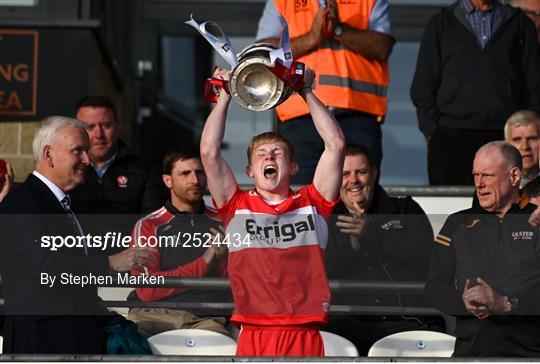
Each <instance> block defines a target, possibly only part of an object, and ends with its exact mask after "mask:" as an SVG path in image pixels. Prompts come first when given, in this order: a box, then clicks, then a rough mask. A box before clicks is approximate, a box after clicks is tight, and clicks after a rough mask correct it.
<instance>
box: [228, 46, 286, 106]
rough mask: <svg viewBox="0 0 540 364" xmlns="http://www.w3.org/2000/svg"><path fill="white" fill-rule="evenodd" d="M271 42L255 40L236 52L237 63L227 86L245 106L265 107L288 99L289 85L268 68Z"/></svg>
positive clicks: (271, 48)
mask: <svg viewBox="0 0 540 364" xmlns="http://www.w3.org/2000/svg"><path fill="white" fill-rule="evenodd" d="M277 49H278V48H277V47H276V46H274V45H272V44H266V43H255V44H252V45H250V46H249V47H247V48H245V49H244V50H242V52H240V53H239V54H238V63H237V64H236V66H235V67H234V68H233V70H232V72H231V79H230V81H229V90H230V93H231V96H232V98H233V99H234V100H235V101H236V103H237V104H238V105H240V106H242V107H243V108H244V109H247V110H251V111H265V110H268V109H271V108H273V107H275V106H277V105H279V104H281V103H282V102H283V101H285V100H287V98H288V97H289V96H291V94H292V93H293V91H292V89H291V88H290V87H288V86H286V85H285V83H283V81H282V80H280V79H279V78H277V77H276V75H274V74H273V73H272V72H270V71H269V70H268V67H272V66H273V63H272V62H271V60H270V53H271V52H272V51H275V50H277Z"/></svg>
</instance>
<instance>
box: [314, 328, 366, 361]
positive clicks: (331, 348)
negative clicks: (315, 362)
mask: <svg viewBox="0 0 540 364" xmlns="http://www.w3.org/2000/svg"><path fill="white" fill-rule="evenodd" d="M321 336H322V338H323V343H324V356H358V350H357V349H356V346H354V344H353V343H352V342H350V341H349V340H347V339H345V338H344V337H342V336H339V335H336V334H333V333H331V332H327V331H321Z"/></svg>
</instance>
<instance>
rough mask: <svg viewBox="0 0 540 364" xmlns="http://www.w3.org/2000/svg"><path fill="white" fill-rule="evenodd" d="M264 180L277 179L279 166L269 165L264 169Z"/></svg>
mask: <svg viewBox="0 0 540 364" xmlns="http://www.w3.org/2000/svg"><path fill="white" fill-rule="evenodd" d="M263 175H264V178H276V177H277V166H276V165H275V164H269V165H267V166H266V167H264V171H263Z"/></svg>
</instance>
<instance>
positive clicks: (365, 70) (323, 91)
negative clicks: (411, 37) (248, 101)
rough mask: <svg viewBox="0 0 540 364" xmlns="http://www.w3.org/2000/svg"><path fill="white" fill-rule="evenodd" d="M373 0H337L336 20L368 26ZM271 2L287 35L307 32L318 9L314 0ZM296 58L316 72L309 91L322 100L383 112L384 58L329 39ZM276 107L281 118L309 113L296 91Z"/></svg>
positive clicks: (351, 24) (381, 113)
mask: <svg viewBox="0 0 540 364" xmlns="http://www.w3.org/2000/svg"><path fill="white" fill-rule="evenodd" d="M375 1H377V0H348V1H347V2H340V1H338V2H337V3H338V7H339V17H340V21H341V22H342V23H346V24H348V25H350V26H351V27H354V28H356V29H368V26H369V16H370V14H371V10H372V9H373V5H374V4H375ZM274 4H275V5H276V9H277V10H278V11H279V12H280V13H281V14H282V15H283V16H284V17H285V18H286V19H287V22H288V25H289V34H290V37H291V38H296V37H298V36H300V35H303V34H305V33H307V32H308V31H309V30H310V29H311V24H312V22H313V19H314V17H315V13H316V12H317V11H318V10H319V4H318V1H317V0H307V1H300V2H299V1H292V0H286V1H285V0H274ZM298 61H300V62H304V63H306V64H307V65H308V66H309V67H310V68H312V69H313V70H315V72H316V73H317V80H316V81H315V82H316V83H315V87H314V90H313V92H314V93H315V95H317V97H318V98H319V99H320V100H321V101H322V102H323V104H325V105H327V106H333V107H336V108H342V109H350V110H357V111H360V112H366V113H369V114H372V115H377V116H384V115H386V94H387V88H388V82H389V75H388V62H387V61H384V62H380V61H375V60H369V59H366V58H364V57H363V56H361V55H360V54H358V53H355V52H353V51H352V50H350V49H348V48H346V47H345V46H343V45H342V44H341V43H339V42H336V41H334V40H331V39H326V40H324V41H323V42H322V43H321V45H320V47H319V49H317V50H316V51H314V52H311V53H309V54H306V55H305V56H303V57H300V58H299V59H298ZM276 111H277V114H278V117H279V119H280V120H281V121H286V120H289V119H292V118H295V117H298V116H302V115H306V114H309V110H308V108H307V106H306V104H305V102H304V100H302V98H301V97H300V96H299V95H297V94H295V95H293V96H291V97H289V99H287V100H286V101H285V102H284V103H282V104H281V105H280V106H278V107H277V108H276ZM379 119H380V120H382V118H379Z"/></svg>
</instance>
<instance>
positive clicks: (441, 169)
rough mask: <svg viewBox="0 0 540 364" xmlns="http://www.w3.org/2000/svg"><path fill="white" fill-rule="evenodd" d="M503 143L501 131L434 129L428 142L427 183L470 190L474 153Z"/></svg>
mask: <svg viewBox="0 0 540 364" xmlns="http://www.w3.org/2000/svg"><path fill="white" fill-rule="evenodd" d="M503 139H504V133H503V131H502V130H474V129H457V128H445V127H439V128H437V130H435V132H434V133H433V134H432V136H431V139H430V140H429V142H428V174H429V183H430V184H431V185H465V186H472V185H473V184H474V179H473V176H472V164H473V160H474V155H475V154H476V151H477V150H478V149H479V148H480V147H481V146H483V145H484V144H486V143H488V142H491V141H494V140H503Z"/></svg>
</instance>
